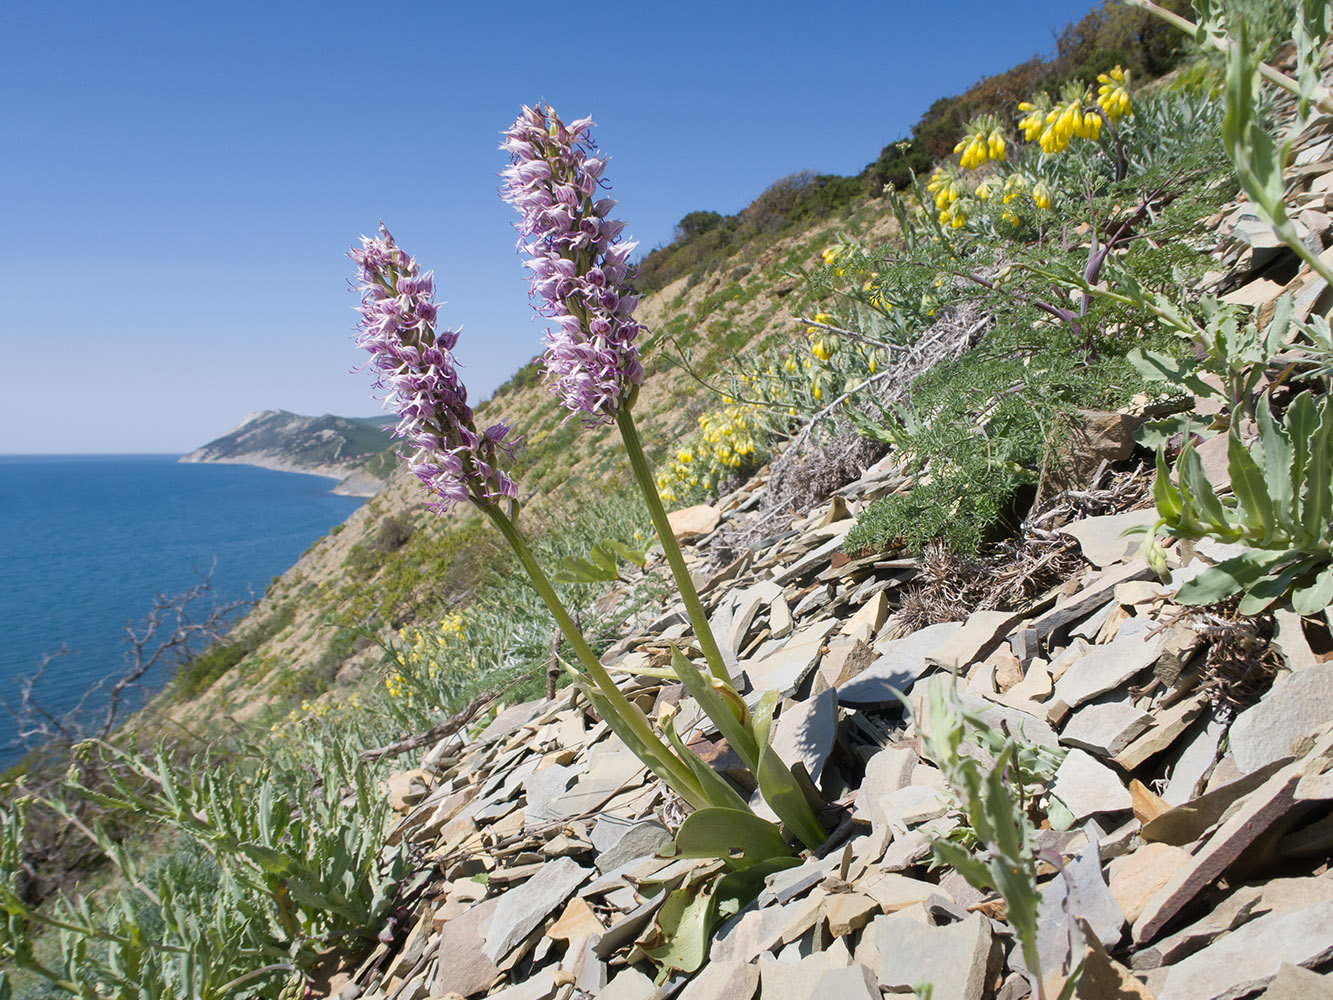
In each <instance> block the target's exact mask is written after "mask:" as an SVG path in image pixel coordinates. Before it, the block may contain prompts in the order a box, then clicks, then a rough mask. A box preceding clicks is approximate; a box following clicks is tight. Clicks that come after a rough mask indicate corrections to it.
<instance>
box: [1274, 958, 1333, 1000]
mask: <svg viewBox="0 0 1333 1000" xmlns="http://www.w3.org/2000/svg"><path fill="white" fill-rule="evenodd" d="M1263 1000H1333V976H1321V975H1320V974H1319V973H1317V972H1311V971H1310V970H1309V969H1303V968H1301V967H1300V966H1299V965H1292V964H1290V963H1287V964H1285V965H1283V966H1282V967H1281V968H1280V969H1278V970H1277V975H1276V976H1274V977H1273V981H1272V982H1271V983H1270V984H1269V986H1268V989H1266V990H1264V995H1263Z"/></svg>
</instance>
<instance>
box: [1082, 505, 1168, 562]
mask: <svg viewBox="0 0 1333 1000" xmlns="http://www.w3.org/2000/svg"><path fill="white" fill-rule="evenodd" d="M1156 522H1157V510H1156V509H1155V508H1151V507H1150V508H1148V509H1147V510H1131V511H1127V512H1125V513H1124V514H1107V515H1105V516H1104V517H1085V518H1083V519H1082V520H1079V521H1075V522H1073V523H1072V524H1067V525H1065V526H1064V527H1063V528H1061V529H1060V534H1062V535H1068V536H1070V537H1071V538H1074V539H1076V540H1077V541H1078V544H1079V547H1080V548H1081V549H1082V550H1083V558H1085V559H1087V560H1088V562H1090V563H1092V564H1093V565H1094V566H1096V567H1098V568H1099V569H1101V568H1103V567H1106V566H1110V565H1111V564H1113V563H1118V562H1124V561H1125V560H1126V559H1128V558H1130V557H1131V556H1133V555H1134V553H1135V552H1137V551H1138V549H1139V547H1140V546H1141V545H1142V544H1143V536H1142V535H1141V534H1139V535H1133V536H1130V537H1128V538H1126V537H1125V534H1124V533H1125V531H1127V530H1128V529H1130V528H1137V527H1140V526H1143V527H1152V525H1153V524H1155V523H1156Z"/></svg>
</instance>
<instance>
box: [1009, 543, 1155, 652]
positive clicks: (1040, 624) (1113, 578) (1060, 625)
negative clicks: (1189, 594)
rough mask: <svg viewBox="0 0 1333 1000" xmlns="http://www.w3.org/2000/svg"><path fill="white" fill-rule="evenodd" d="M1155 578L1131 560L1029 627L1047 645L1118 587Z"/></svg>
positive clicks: (1142, 564) (1090, 582) (1086, 585)
mask: <svg viewBox="0 0 1333 1000" xmlns="http://www.w3.org/2000/svg"><path fill="white" fill-rule="evenodd" d="M1155 576H1156V574H1155V573H1153V571H1152V570H1151V569H1149V568H1148V564H1147V563H1146V562H1144V561H1143V560H1142V559H1134V560H1132V561H1131V562H1129V563H1128V564H1127V565H1125V566H1114V567H1112V568H1111V569H1108V570H1105V571H1104V572H1103V573H1102V574H1101V575H1100V576H1096V577H1093V578H1091V579H1089V580H1086V581H1085V582H1084V585H1083V588H1082V589H1081V590H1079V591H1078V593H1076V594H1074V595H1073V596H1072V597H1067V598H1065V599H1064V600H1063V601H1061V602H1060V603H1058V604H1057V605H1056V606H1055V607H1053V608H1051V610H1050V611H1047V612H1046V613H1045V614H1043V615H1042V616H1041V617H1040V618H1038V619H1037V620H1036V621H1034V622H1033V623H1032V627H1033V628H1034V629H1036V631H1037V636H1038V638H1040V639H1042V640H1043V641H1045V642H1047V643H1048V644H1050V645H1054V644H1055V640H1056V639H1058V638H1059V636H1060V635H1061V634H1062V633H1063V632H1064V631H1065V630H1067V629H1068V628H1069V626H1070V625H1072V624H1073V623H1074V622H1076V621H1078V620H1079V619H1080V618H1085V617H1087V616H1088V615H1089V614H1091V613H1092V612H1093V611H1094V610H1096V609H1097V608H1100V607H1101V606H1102V605H1103V604H1105V603H1106V602H1107V601H1109V600H1110V599H1111V598H1112V597H1114V596H1115V588H1116V586H1117V585H1119V584H1122V583H1126V582H1128V581H1129V580H1149V579H1153V578H1155Z"/></svg>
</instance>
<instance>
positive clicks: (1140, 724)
mask: <svg viewBox="0 0 1333 1000" xmlns="http://www.w3.org/2000/svg"><path fill="white" fill-rule="evenodd" d="M1152 721H1153V718H1152V716H1151V715H1149V714H1148V713H1147V712H1144V711H1142V710H1140V709H1137V708H1135V707H1134V705H1133V703H1132V702H1129V701H1122V700H1116V701H1097V702H1089V703H1088V704H1085V705H1084V706H1083V707H1082V708H1080V709H1079V710H1078V711H1076V712H1075V713H1074V714H1073V715H1072V716H1070V718H1069V721H1068V722H1066V723H1065V727H1064V729H1062V730H1061V731H1060V742H1061V743H1064V744H1066V745H1068V746H1073V747H1080V748H1082V749H1084V750H1088V751H1090V752H1092V753H1095V754H1099V755H1101V756H1102V757H1114V756H1115V755H1116V754H1118V753H1119V752H1120V751H1121V750H1123V749H1124V748H1125V747H1126V746H1128V745H1129V743H1130V742H1131V741H1132V740H1133V739H1134V738H1135V737H1136V736H1138V735H1139V734H1141V733H1143V732H1144V731H1145V730H1147V728H1148V727H1149V726H1151V725H1152Z"/></svg>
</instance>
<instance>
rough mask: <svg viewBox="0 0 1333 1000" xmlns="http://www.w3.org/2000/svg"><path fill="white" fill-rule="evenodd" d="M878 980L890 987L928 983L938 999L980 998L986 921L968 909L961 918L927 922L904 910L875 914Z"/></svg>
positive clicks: (986, 947) (986, 953) (983, 981)
mask: <svg viewBox="0 0 1333 1000" xmlns="http://www.w3.org/2000/svg"><path fill="white" fill-rule="evenodd" d="M871 928H872V931H873V933H874V938H875V945H876V947H877V948H878V949H879V985H880V986H882V987H884V988H886V989H888V990H890V991H893V992H901V991H903V990H910V989H913V988H914V987H915V986H916V985H917V984H918V983H923V982H924V983H930V985H931V986H932V987H933V989H934V994H933V995H934V996H936V997H939V998H940V1000H944V998H945V997H948V998H949V1000H980V997H981V994H982V990H983V989H984V988H985V985H986V961H987V958H988V957H989V955H990V941H991V929H990V921H989V920H987V919H986V918H985V917H984V916H982V915H981V914H980V913H974V914H972V916H971V917H970V918H969V919H968V920H967V921H965V922H964V923H961V924H950V925H949V926H947V927H931V926H929V925H926V924H921V923H918V922H917V921H916V920H914V919H912V918H911V917H909V916H905V915H893V916H887V917H876V918H875V921H874V923H873V924H872V925H871Z"/></svg>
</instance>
